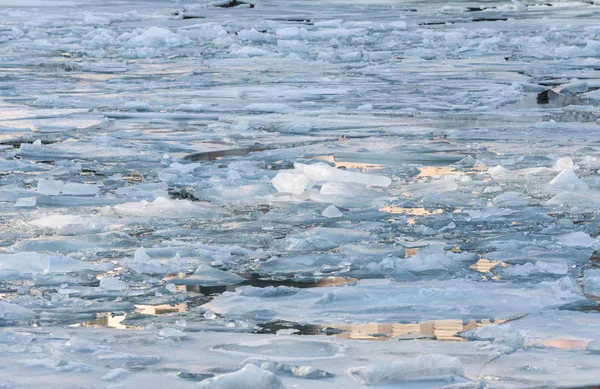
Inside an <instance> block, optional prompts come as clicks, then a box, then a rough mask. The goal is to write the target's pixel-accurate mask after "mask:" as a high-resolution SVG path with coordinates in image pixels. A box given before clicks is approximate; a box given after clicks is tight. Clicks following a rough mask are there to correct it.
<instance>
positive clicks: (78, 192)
mask: <svg viewBox="0 0 600 389" xmlns="http://www.w3.org/2000/svg"><path fill="white" fill-rule="evenodd" d="M98 191H99V189H98V186H97V185H94V184H78V183H69V184H65V185H64V186H63V187H62V189H61V193H62V194H65V195H73V196H94V195H96V194H98Z"/></svg>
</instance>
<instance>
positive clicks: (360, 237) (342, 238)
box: [307, 227, 371, 249]
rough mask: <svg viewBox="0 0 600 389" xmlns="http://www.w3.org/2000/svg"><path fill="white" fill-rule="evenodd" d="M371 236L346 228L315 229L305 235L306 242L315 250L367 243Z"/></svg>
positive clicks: (364, 232)
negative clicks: (361, 242)
mask: <svg viewBox="0 0 600 389" xmlns="http://www.w3.org/2000/svg"><path fill="white" fill-rule="evenodd" d="M370 237H371V234H370V233H369V232H367V231H359V230H350V229H346V228H329V227H316V228H313V229H312V230H310V231H309V232H308V233H307V240H308V241H309V242H311V243H312V244H313V245H314V246H315V247H316V248H321V249H325V248H330V247H335V246H339V245H340V244H342V243H350V242H359V241H367V240H369V238H370Z"/></svg>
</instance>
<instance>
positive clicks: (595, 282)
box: [583, 269, 600, 296]
mask: <svg viewBox="0 0 600 389" xmlns="http://www.w3.org/2000/svg"><path fill="white" fill-rule="evenodd" d="M583 290H584V291H585V293H587V294H593V295H594V296H600V269H588V270H586V271H584V272H583Z"/></svg>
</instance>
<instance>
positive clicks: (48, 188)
mask: <svg viewBox="0 0 600 389" xmlns="http://www.w3.org/2000/svg"><path fill="white" fill-rule="evenodd" d="M63 186H64V183H63V182H62V181H60V180H39V181H38V184H37V192H38V193H39V194H43V195H51V196H56V195H58V194H60V192H61V191H62V189H63Z"/></svg>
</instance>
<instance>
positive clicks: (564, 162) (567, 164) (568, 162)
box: [553, 157, 576, 171]
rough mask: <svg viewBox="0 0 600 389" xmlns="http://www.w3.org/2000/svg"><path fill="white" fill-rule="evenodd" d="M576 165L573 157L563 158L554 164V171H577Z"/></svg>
mask: <svg viewBox="0 0 600 389" xmlns="http://www.w3.org/2000/svg"><path fill="white" fill-rule="evenodd" d="M575 167H576V166H575V164H574V163H573V160H572V159H571V157H562V158H559V159H557V160H556V163H555V164H554V168H553V169H554V170H557V171H563V170H565V169H571V170H574V169H575Z"/></svg>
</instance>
